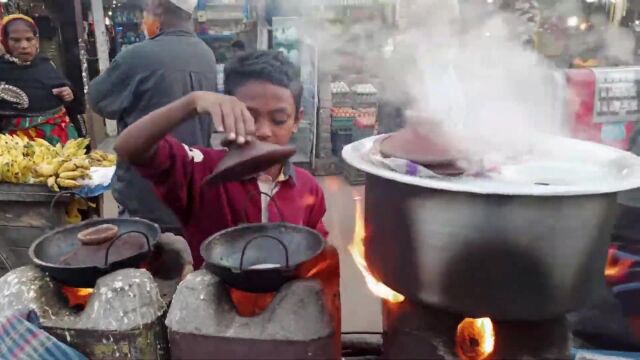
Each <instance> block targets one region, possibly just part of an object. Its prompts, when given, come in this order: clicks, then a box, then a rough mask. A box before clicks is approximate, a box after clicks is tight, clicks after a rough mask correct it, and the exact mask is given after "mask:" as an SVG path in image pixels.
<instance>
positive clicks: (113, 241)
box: [104, 230, 151, 268]
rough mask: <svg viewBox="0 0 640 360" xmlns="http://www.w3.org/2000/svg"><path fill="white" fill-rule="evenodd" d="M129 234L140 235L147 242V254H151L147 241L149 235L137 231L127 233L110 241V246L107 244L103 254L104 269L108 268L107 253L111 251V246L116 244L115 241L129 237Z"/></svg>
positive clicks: (149, 244) (149, 243)
mask: <svg viewBox="0 0 640 360" xmlns="http://www.w3.org/2000/svg"><path fill="white" fill-rule="evenodd" d="M129 234H140V235H142V236H144V239H145V240H146V241H147V254H150V253H151V241H149V235H147V234H145V233H143V232H142V231H137V230H133V231H127V232H124V233H122V234H120V235H118V236H117V237H116V238H115V239H113V240H111V244H109V246H108V247H107V251H105V253H104V267H105V268H107V267H109V252H110V251H111V248H112V247H113V245H114V244H115V243H116V241H118V240H120V239H122V238H123V237H125V235H129Z"/></svg>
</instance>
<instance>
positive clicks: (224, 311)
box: [166, 270, 334, 341]
mask: <svg viewBox="0 0 640 360" xmlns="http://www.w3.org/2000/svg"><path fill="white" fill-rule="evenodd" d="M329 314H330V312H329V311H328V309H327V308H326V306H325V304H324V301H323V292H322V286H321V284H320V283H319V282H318V281H315V280H300V281H293V282H290V283H288V284H286V285H285V286H283V287H282V289H281V290H280V292H279V293H278V294H277V295H276V297H275V299H274V300H273V302H272V303H271V305H270V306H269V307H268V308H267V309H266V310H265V311H264V312H263V313H262V314H260V315H258V316H255V317H252V318H246V317H241V316H239V315H238V314H237V313H236V310H235V307H234V305H233V302H232V300H231V298H230V296H229V293H228V291H227V289H226V287H225V285H224V284H223V283H222V281H220V280H219V279H218V278H217V277H216V276H215V275H213V274H211V273H209V272H208V271H206V270H201V271H198V272H195V273H193V274H191V275H189V276H188V277H187V278H186V279H185V280H184V281H183V282H182V283H181V284H180V285H179V286H178V290H177V292H176V295H175V297H174V298H173V302H172V304H171V308H170V309H169V314H168V315H167V321H166V324H167V327H168V328H169V329H170V330H171V331H174V332H180V333H187V334H194V335H204V336H216V337H228V338H236V339H262V340H279V341H310V340H316V339H322V338H326V337H328V336H330V335H332V334H333V333H334V329H333V326H332V322H331V317H330V315H329Z"/></svg>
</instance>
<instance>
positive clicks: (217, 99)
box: [191, 91, 256, 145]
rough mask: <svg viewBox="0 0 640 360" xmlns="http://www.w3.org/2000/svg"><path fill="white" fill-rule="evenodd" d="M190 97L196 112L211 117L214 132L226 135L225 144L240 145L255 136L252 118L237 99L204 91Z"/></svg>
mask: <svg viewBox="0 0 640 360" xmlns="http://www.w3.org/2000/svg"><path fill="white" fill-rule="evenodd" d="M191 96H192V100H193V103H194V107H195V109H196V111H198V113H199V114H209V115H211V118H212V119H213V123H214V125H215V128H216V131H218V132H224V133H226V142H227V143H237V144H239V145H242V144H244V143H245V142H247V141H251V140H252V138H253V137H254V136H255V133H256V126H255V121H254V119H253V116H251V113H250V112H249V110H247V107H246V106H245V105H244V104H243V103H242V102H241V101H240V100H238V99H237V98H235V97H233V96H227V95H222V94H216V93H212V92H204V91H198V92H194V93H193V94H192V95H191Z"/></svg>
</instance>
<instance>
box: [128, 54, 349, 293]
mask: <svg viewBox="0 0 640 360" xmlns="http://www.w3.org/2000/svg"><path fill="white" fill-rule="evenodd" d="M296 70H297V69H296V67H295V66H294V65H293V64H292V63H291V62H290V61H289V60H288V59H287V58H286V57H285V56H284V55H282V54H281V53H279V52H273V51H258V52H252V53H247V54H243V55H240V56H239V57H237V58H235V59H234V60H233V61H232V62H231V63H230V64H228V65H227V66H226V68H225V91H226V93H227V94H229V95H221V94H215V93H208V92H194V93H192V94H190V95H187V96H185V97H183V98H182V99H180V100H177V101H175V102H173V103H171V104H169V105H167V106H165V107H163V108H161V109H159V110H157V111H154V112H152V113H150V114H149V115H147V116H145V117H143V118H142V119H140V120H138V121H136V122H135V123H133V124H132V125H131V126H129V127H128V128H127V129H126V130H125V131H123V132H122V134H121V135H120V137H119V138H118V141H117V143H116V147H115V149H116V152H117V153H118V155H119V157H120V159H121V160H124V161H126V162H128V163H130V164H132V165H134V166H135V167H136V168H137V169H138V171H139V172H140V174H141V175H142V176H143V177H145V178H146V179H148V180H149V181H150V182H151V183H153V185H154V187H155V189H156V193H157V194H158V195H159V197H160V198H161V199H162V200H163V201H164V202H165V204H166V205H167V206H169V207H170V208H171V209H172V210H173V212H174V213H175V214H176V216H177V217H178V218H179V219H180V221H181V223H182V225H183V227H184V233H185V237H186V239H187V242H188V243H189V247H190V248H191V252H192V254H193V258H194V267H195V268H196V269H198V268H199V267H200V266H201V265H202V263H203V258H202V256H201V255H200V245H201V244H202V243H203V242H204V241H205V240H206V239H207V238H208V237H209V236H211V235H213V234H215V233H217V232H219V231H222V230H225V229H227V228H230V227H234V226H237V225H239V224H241V223H242V222H244V221H245V218H246V220H247V221H248V222H250V223H256V222H266V221H270V220H273V221H280V220H282V221H286V222H288V223H292V224H296V225H302V226H306V227H309V228H312V229H315V230H316V231H318V232H319V233H321V234H322V235H323V236H325V237H326V236H327V235H328V232H327V230H326V228H325V227H324V224H323V222H322V218H323V216H324V214H325V211H326V208H325V201H324V194H323V192H322V189H321V188H320V186H319V185H318V183H317V182H316V180H315V178H313V176H311V175H310V174H309V173H307V172H306V171H304V170H302V169H298V168H296V167H294V166H292V165H291V164H290V163H286V164H279V165H276V166H274V167H272V168H271V169H269V170H267V171H266V172H265V173H264V174H261V175H260V176H258V177H255V178H251V179H247V180H238V181H234V182H228V183H223V184H209V185H202V181H203V180H204V178H205V177H207V175H209V174H210V173H211V172H213V170H214V169H215V168H216V166H217V165H218V163H219V162H220V160H221V159H222V158H223V157H224V155H225V151H223V150H214V149H205V148H188V147H187V146H185V145H183V144H181V143H179V142H178V141H177V140H175V139H174V138H172V137H170V136H169V135H168V134H169V133H170V132H171V130H173V129H174V128H175V127H177V126H179V125H180V124H182V123H183V121H185V119H188V118H189V117H190V116H193V115H194V114H196V113H199V114H210V115H211V117H212V119H213V121H214V125H215V127H216V128H217V129H218V131H224V132H225V133H226V140H227V141H229V142H232V143H233V142H235V143H236V144H238V145H240V146H241V145H243V144H245V142H247V141H252V140H253V138H254V137H255V138H257V139H259V140H261V141H265V142H270V143H274V144H278V145H287V144H289V140H290V139H291V136H292V135H293V134H294V133H295V132H296V131H297V128H298V123H299V121H300V119H301V118H302V115H303V113H302V109H301V104H300V103H301V97H302V86H301V84H300V82H299V80H298V78H297V71H296ZM259 191H263V192H267V193H269V194H271V195H272V196H273V200H274V201H275V202H276V203H277V205H279V207H280V208H281V210H282V213H283V217H284V219H280V215H279V214H278V211H277V209H276V207H275V205H274V204H273V203H272V201H270V200H269V199H268V198H267V197H266V196H254V197H253V198H251V196H252V194H256V193H258V192H259ZM247 203H248V206H247V207H246V209H245V204H247ZM329 254H331V255H329ZM325 256H329V258H331V259H332V260H330V261H332V262H333V261H335V270H336V272H337V271H338V270H337V253H336V252H335V249H333V248H329V250H328V252H327V253H325ZM309 271H313V269H309ZM333 276H334V277H339V275H338V274H337V273H335V274H333ZM333 281H335V282H336V284H337V281H338V280H337V279H334V280H333ZM334 285H335V284H334Z"/></svg>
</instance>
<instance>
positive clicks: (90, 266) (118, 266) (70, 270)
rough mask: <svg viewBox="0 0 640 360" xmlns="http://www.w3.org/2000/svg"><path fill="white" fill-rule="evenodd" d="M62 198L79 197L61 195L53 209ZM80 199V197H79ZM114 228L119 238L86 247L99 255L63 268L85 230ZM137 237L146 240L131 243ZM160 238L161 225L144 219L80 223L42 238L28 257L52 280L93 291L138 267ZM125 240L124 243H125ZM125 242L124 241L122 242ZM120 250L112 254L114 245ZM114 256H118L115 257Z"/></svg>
mask: <svg viewBox="0 0 640 360" xmlns="http://www.w3.org/2000/svg"><path fill="white" fill-rule="evenodd" d="M61 196H78V195H77V194H73V193H69V192H66V193H61V194H58V195H57V196H56V197H55V198H54V199H53V201H52V204H51V207H52V208H53V205H54V203H55V202H56V201H57V200H58V199H59V198H60V197H61ZM78 197H81V196H78ZM106 224H110V225H115V226H117V227H118V235H117V236H116V238H115V239H114V240H112V241H111V242H109V243H108V244H107V245H106V246H104V247H101V246H95V247H86V248H85V249H91V250H93V249H95V251H96V252H98V251H99V252H100V253H99V254H92V256H91V260H87V261H86V262H85V263H83V264H82V265H77V266H66V265H61V259H63V258H64V257H65V256H67V255H69V254H71V253H73V252H74V251H76V250H77V249H78V248H79V247H80V246H81V243H80V241H79V240H78V234H79V233H80V232H82V231H85V230H88V229H91V228H94V227H97V226H100V225H106ZM134 234H138V235H141V236H142V237H143V238H144V243H141V241H139V240H141V239H139V238H138V239H137V240H138V241H132V238H133V237H130V236H129V235H134ZM159 237H160V228H159V227H158V225H156V224H154V223H152V222H149V221H146V220H142V219H94V220H87V221H84V222H82V223H80V224H76V225H69V226H64V227H61V228H58V229H55V230H52V231H51V232H49V233H47V234H45V235H43V236H42V237H40V238H39V239H38V240H36V241H35V242H34V243H33V244H32V245H31V247H30V248H29V256H30V257H31V260H32V261H33V263H34V264H35V265H36V266H38V267H39V268H40V269H41V270H42V271H44V272H45V273H47V275H49V276H50V277H51V278H53V279H54V280H56V281H59V282H61V283H63V284H65V285H67V286H71V287H76V288H93V287H94V286H95V284H96V281H97V280H98V279H99V278H101V277H102V276H105V275H107V274H109V273H112V272H114V271H117V270H122V269H125V268H136V267H139V266H140V265H142V263H143V262H144V261H145V260H146V259H147V258H148V256H149V255H150V254H151V251H152V249H153V247H154V245H155V244H156V243H157V241H158V238H159ZM123 239H124V240H123ZM123 241H124V242H123ZM116 245H117V247H118V249H117V251H113V249H114V246H116ZM114 253H115V254H114Z"/></svg>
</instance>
